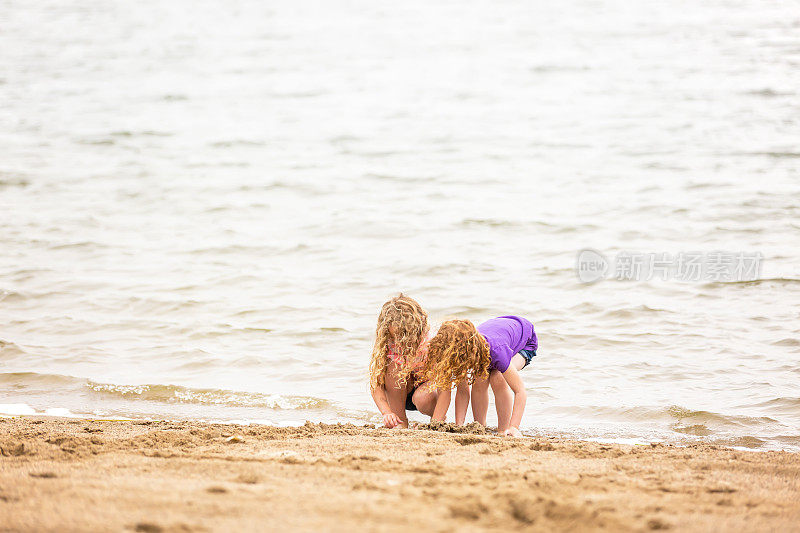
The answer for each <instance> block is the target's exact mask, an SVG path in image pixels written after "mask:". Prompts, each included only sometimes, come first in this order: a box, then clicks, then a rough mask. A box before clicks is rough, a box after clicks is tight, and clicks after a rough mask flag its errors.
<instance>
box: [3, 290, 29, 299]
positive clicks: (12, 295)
mask: <svg viewBox="0 0 800 533" xmlns="http://www.w3.org/2000/svg"><path fill="white" fill-rule="evenodd" d="M27 299H28V296H27V295H26V294H23V293H21V292H17V291H12V290H8V289H0V302H2V301H5V302H21V301H23V300H27Z"/></svg>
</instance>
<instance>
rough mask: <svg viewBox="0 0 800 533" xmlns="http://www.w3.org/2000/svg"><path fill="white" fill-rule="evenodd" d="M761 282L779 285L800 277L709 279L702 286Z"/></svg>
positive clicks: (794, 280)
mask: <svg viewBox="0 0 800 533" xmlns="http://www.w3.org/2000/svg"><path fill="white" fill-rule="evenodd" d="M762 283H777V284H779V285H791V284H794V283H800V279H797V278H758V279H744V280H736V281H711V282H709V283H704V284H703V285H702V286H703V287H717V286H720V285H745V286H746V285H760V284H762Z"/></svg>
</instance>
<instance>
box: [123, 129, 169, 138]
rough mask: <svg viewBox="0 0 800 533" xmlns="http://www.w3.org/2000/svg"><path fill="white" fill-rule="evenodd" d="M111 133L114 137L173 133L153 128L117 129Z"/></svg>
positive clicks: (164, 135) (157, 135)
mask: <svg viewBox="0 0 800 533" xmlns="http://www.w3.org/2000/svg"><path fill="white" fill-rule="evenodd" d="M110 135H111V136H112V137H171V136H172V133H168V132H165V131H152V130H143V131H128V130H117V131H112V132H111V134H110Z"/></svg>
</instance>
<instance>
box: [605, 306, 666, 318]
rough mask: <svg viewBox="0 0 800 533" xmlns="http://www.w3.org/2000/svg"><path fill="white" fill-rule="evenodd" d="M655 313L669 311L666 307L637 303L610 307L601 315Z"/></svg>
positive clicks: (632, 315)
mask: <svg viewBox="0 0 800 533" xmlns="http://www.w3.org/2000/svg"><path fill="white" fill-rule="evenodd" d="M657 313H669V311H667V310H666V309H658V308H655V307H648V306H646V305H637V306H635V307H623V308H620V309H611V310H609V311H606V312H605V313H603V316H604V317H609V318H635V317H638V316H640V315H642V314H657Z"/></svg>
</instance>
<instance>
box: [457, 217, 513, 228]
mask: <svg viewBox="0 0 800 533" xmlns="http://www.w3.org/2000/svg"><path fill="white" fill-rule="evenodd" d="M458 225H459V226H462V227H465V228H469V227H473V226H486V227H489V228H519V227H521V226H522V224H520V223H519V222H514V221H511V220H500V219H497V218H465V219H464V220H462V221H461V222H459V224H458Z"/></svg>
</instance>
